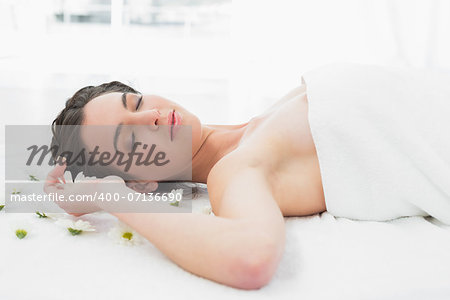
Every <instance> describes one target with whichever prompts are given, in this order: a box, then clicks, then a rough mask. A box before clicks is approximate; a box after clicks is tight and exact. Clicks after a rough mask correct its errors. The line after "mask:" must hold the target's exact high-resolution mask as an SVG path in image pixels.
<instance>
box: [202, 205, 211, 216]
mask: <svg viewBox="0 0 450 300" xmlns="http://www.w3.org/2000/svg"><path fill="white" fill-rule="evenodd" d="M211 212H212V208H211V206H209V205H205V206H203V208H202V214H204V215H210V214H211Z"/></svg>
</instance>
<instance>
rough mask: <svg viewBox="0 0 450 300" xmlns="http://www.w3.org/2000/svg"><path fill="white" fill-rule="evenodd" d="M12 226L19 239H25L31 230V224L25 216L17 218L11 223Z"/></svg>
mask: <svg viewBox="0 0 450 300" xmlns="http://www.w3.org/2000/svg"><path fill="white" fill-rule="evenodd" d="M10 228H11V230H12V231H13V233H14V235H15V236H16V237H17V238H18V239H24V238H25V237H27V236H28V235H30V232H31V224H30V222H28V220H27V219H25V218H24V217H23V216H21V217H19V218H15V219H14V220H13V221H12V222H11V223H10Z"/></svg>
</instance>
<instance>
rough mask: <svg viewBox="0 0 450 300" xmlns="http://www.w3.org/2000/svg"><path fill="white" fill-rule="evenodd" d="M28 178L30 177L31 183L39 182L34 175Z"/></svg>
mask: <svg viewBox="0 0 450 300" xmlns="http://www.w3.org/2000/svg"><path fill="white" fill-rule="evenodd" d="M28 176H30V180H31V181H39V179H38V178H37V177H36V176H34V175H28Z"/></svg>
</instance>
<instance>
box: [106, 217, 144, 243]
mask: <svg viewBox="0 0 450 300" xmlns="http://www.w3.org/2000/svg"><path fill="white" fill-rule="evenodd" d="M108 236H109V237H110V238H111V239H113V240H114V241H115V242H116V243H118V244H121V245H127V246H133V245H137V244H140V243H141V242H142V237H141V236H140V235H139V234H138V233H137V232H136V231H134V230H133V229H132V228H130V227H129V226H127V225H126V224H124V223H122V222H120V221H119V222H118V224H117V225H116V226H114V227H113V228H111V230H110V231H109V232H108Z"/></svg>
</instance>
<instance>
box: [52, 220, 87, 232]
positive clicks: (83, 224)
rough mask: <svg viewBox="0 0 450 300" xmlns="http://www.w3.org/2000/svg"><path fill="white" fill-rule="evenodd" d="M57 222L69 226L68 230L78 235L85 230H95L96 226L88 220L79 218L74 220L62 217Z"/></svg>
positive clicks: (62, 225)
mask: <svg viewBox="0 0 450 300" xmlns="http://www.w3.org/2000/svg"><path fill="white" fill-rule="evenodd" d="M55 224H57V225H59V226H61V227H65V228H67V230H68V231H69V232H70V234H72V235H78V234H80V233H82V232H83V231H95V228H94V227H93V226H92V225H91V223H89V222H88V221H83V220H77V221H73V220H70V219H66V218H62V219H58V220H56V222H55Z"/></svg>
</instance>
